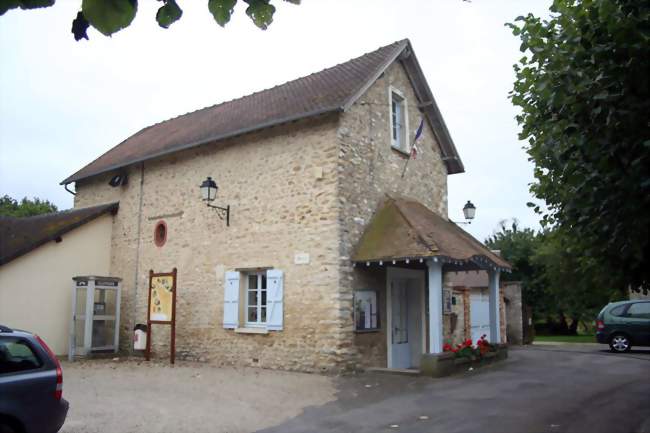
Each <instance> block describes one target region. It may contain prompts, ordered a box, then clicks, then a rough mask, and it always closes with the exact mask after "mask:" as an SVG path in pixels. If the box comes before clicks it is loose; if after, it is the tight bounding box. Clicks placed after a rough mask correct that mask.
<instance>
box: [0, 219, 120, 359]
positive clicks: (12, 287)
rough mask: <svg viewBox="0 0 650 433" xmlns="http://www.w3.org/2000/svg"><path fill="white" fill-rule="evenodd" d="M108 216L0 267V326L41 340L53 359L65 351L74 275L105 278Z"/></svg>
mask: <svg viewBox="0 0 650 433" xmlns="http://www.w3.org/2000/svg"><path fill="white" fill-rule="evenodd" d="M112 219H113V217H112V216H110V215H103V216H100V217H98V218H96V219H95V220H93V221H90V222H89V223H87V224H84V225H83V226H81V227H78V228H76V229H74V230H72V231H70V232H68V233H67V234H65V235H63V236H62V239H63V240H62V242H59V243H56V242H54V241H52V242H48V243H47V244H45V245H42V246H40V247H38V248H36V249H35V250H32V251H31V252H29V253H27V254H25V255H23V256H21V257H18V258H17V259H14V260H12V261H11V262H9V263H6V264H4V265H3V266H0V323H1V324H3V325H6V326H9V327H11V328H18V329H24V330H26V331H30V332H34V333H36V334H38V335H39V336H41V337H42V338H43V339H44V340H45V342H46V343H47V345H48V346H50V348H51V349H52V350H53V351H54V353H56V354H57V355H64V354H67V352H68V333H69V326H70V315H71V308H72V307H71V302H72V298H71V293H72V277H74V276H77V275H101V276H107V275H108V273H109V264H110V256H111V230H112Z"/></svg>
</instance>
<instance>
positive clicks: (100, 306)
mask: <svg viewBox="0 0 650 433" xmlns="http://www.w3.org/2000/svg"><path fill="white" fill-rule="evenodd" d="M72 280H73V281H74V284H73V287H72V311H73V313H72V320H71V324H70V347H69V350H68V358H69V359H70V360H71V361H72V360H73V359H74V357H75V356H88V355H90V354H92V353H93V352H117V351H118V348H119V326H120V296H121V287H120V279H119V278H114V277H96V276H83V277H74V278H73V279H72Z"/></svg>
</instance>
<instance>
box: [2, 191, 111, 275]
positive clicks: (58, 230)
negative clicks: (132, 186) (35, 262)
mask: <svg viewBox="0 0 650 433" xmlns="http://www.w3.org/2000/svg"><path fill="white" fill-rule="evenodd" d="M117 208H118V203H109V204H103V205H99V206H93V207H86V208H80V209H72V210H67V211H63V212H54V213H49V214H43V215H38V216H33V217H25V218H14V217H0V265H4V264H5V263H7V262H10V261H11V260H13V259H15V258H18V257H20V256H22V255H24V254H27V253H28V252H30V251H32V250H33V249H35V248H38V247H40V246H41V245H43V244H45V243H47V242H50V241H53V240H56V239H57V238H59V237H61V236H63V235H64V234H65V233H67V232H69V231H70V230H73V229H75V228H77V227H79V226H81V225H83V224H86V223H87V222H89V221H92V220H94V219H95V218H97V217H98V216H101V215H103V214H105V213H108V212H116V211H117Z"/></svg>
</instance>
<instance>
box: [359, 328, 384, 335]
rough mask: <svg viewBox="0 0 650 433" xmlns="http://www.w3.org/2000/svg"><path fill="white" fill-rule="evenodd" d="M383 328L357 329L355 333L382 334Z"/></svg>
mask: <svg viewBox="0 0 650 433" xmlns="http://www.w3.org/2000/svg"><path fill="white" fill-rule="evenodd" d="M380 331H381V328H374V329H355V330H354V333H355V334H372V333H374V332H380Z"/></svg>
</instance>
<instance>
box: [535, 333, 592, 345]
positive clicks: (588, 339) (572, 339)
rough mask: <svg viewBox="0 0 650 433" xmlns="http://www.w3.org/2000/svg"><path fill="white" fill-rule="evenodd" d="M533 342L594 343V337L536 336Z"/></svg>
mask: <svg viewBox="0 0 650 433" xmlns="http://www.w3.org/2000/svg"><path fill="white" fill-rule="evenodd" d="M535 341H549V342H557V343H595V342H596V336H595V335H536V336H535Z"/></svg>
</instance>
